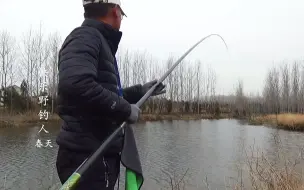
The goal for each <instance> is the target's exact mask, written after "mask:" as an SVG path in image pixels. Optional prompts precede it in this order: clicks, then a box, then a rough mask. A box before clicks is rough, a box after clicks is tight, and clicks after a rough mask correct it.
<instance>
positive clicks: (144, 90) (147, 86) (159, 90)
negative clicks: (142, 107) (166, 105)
mask: <svg viewBox="0 0 304 190" xmlns="http://www.w3.org/2000/svg"><path fill="white" fill-rule="evenodd" d="M156 83H157V80H153V81H150V82H148V83H146V84H144V85H143V86H142V93H143V94H146V93H147V92H148V91H149V90H150V88H151V87H152V86H153V85H155V84H156ZM165 87H166V85H164V84H163V83H160V84H159V85H158V86H157V87H156V88H155V90H154V92H153V93H152V96H157V95H160V94H164V93H166V90H165Z"/></svg>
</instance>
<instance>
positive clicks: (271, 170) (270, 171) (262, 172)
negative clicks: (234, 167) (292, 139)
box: [234, 135, 304, 190]
mask: <svg viewBox="0 0 304 190" xmlns="http://www.w3.org/2000/svg"><path fill="white" fill-rule="evenodd" d="M273 137H274V139H273V142H274V146H275V148H276V149H277V151H276V152H274V153H272V154H271V157H270V156H269V154H268V155H267V153H266V154H265V153H264V152H263V151H261V150H260V149H259V148H258V147H255V145H252V146H250V147H249V148H247V149H245V148H243V151H244V154H245V158H246V159H245V163H243V164H240V165H239V169H240V170H241V171H242V173H246V174H247V177H248V178H247V179H246V178H245V177H244V176H241V179H240V180H238V183H236V185H235V186H234V189H237V190H239V189H255V190H300V189H304V186H303V181H302V180H303V179H302V171H303V169H304V168H303V164H304V156H303V153H304V147H303V145H302V146H298V150H295V151H296V152H297V153H298V154H297V155H294V154H293V155H291V154H290V152H288V149H287V150H286V149H285V150H284V148H283V143H282V142H281V139H280V137H279V136H278V135H273ZM246 180H247V182H248V183H249V187H248V186H246V185H245V187H244V184H243V181H246ZM240 181H241V182H240Z"/></svg>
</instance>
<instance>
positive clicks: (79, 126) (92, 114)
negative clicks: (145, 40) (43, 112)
mask: <svg viewBox="0 0 304 190" xmlns="http://www.w3.org/2000/svg"><path fill="white" fill-rule="evenodd" d="M83 6H84V18H85V19H84V21H83V23H82V25H81V26H80V27H77V28H76V29H74V30H73V31H72V32H71V33H70V34H69V35H68V36H67V37H66V39H65V41H64V43H63V45H62V47H61V49H60V52H59V61H58V70H59V83H58V115H59V116H60V117H61V119H62V120H63V124H62V126H61V130H60V133H59V135H58V137H57V139H56V142H57V144H58V145H59V150H58V155H57V161H56V167H57V172H58V176H59V179H60V181H61V183H64V182H65V181H66V180H67V179H68V178H69V176H70V175H72V173H73V172H74V171H75V170H76V169H77V168H78V167H79V166H80V165H81V164H82V162H83V161H84V160H85V159H86V158H87V157H89V156H90V155H91V154H92V153H93V152H94V151H95V150H96V149H97V148H98V147H99V146H100V145H101V144H102V143H103V141H104V140H105V139H106V138H107V137H108V136H109V135H110V134H111V133H112V132H113V131H114V130H115V129H116V128H118V127H119V125H120V124H121V123H122V122H124V121H127V122H129V123H135V122H136V121H137V120H138V118H139V114H140V109H139V108H138V107H137V106H136V105H135V104H136V102H137V101H139V99H140V98H141V97H142V96H143V95H144V94H145V93H146V92H147V91H148V90H149V89H150V88H151V87H152V86H153V85H155V84H156V83H157V81H156V80H154V81H151V82H148V83H146V84H144V85H141V84H138V85H135V86H132V87H128V88H125V89H122V87H121V83H120V77H119V72H118V67H117V62H116V58H115V54H116V51H117V49H118V45H119V42H120V39H121V36H122V32H120V31H119V30H120V25H121V20H122V18H123V16H125V13H124V12H123V10H122V8H121V4H120V0H107V1H102V0H91V1H88V0H83ZM164 89H165V85H163V84H162V83H160V84H159V85H158V86H157V88H156V90H155V91H154V92H153V94H152V95H154V96H155V95H160V94H163V93H165V90H164ZM123 138H124V136H123V133H121V134H120V135H119V136H118V137H117V138H116V139H115V140H114V141H113V142H112V144H111V146H110V148H109V149H108V150H107V151H106V152H105V154H104V155H103V156H102V157H101V158H100V160H98V161H97V162H96V164H95V165H94V166H93V167H92V168H91V170H90V171H89V172H88V173H87V175H85V176H83V177H82V178H81V180H80V182H79V183H78V185H77V187H76V189H77V190H84V189H85V190H88V189H89V190H102V189H114V186H115V183H116V181H117V178H118V175H119V170H120V153H121V150H122V145H123Z"/></svg>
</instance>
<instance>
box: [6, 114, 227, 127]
mask: <svg viewBox="0 0 304 190" xmlns="http://www.w3.org/2000/svg"><path fill="white" fill-rule="evenodd" d="M43 118H44V117H43ZM224 118H229V115H227V114H222V115H220V116H214V115H211V114H142V115H141V116H140V119H139V121H140V122H145V121H162V120H199V119H224ZM59 120H60V118H59V116H58V115H57V114H53V115H49V116H48V118H47V121H46V120H44V119H41V120H40V118H39V116H38V112H37V113H36V112H28V113H25V114H19V115H8V114H1V115H0V127H18V126H26V125H30V124H39V123H44V122H57V121H59Z"/></svg>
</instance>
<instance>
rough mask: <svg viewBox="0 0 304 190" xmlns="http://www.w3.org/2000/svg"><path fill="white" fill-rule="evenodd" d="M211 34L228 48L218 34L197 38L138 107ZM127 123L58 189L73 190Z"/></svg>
mask: <svg viewBox="0 0 304 190" xmlns="http://www.w3.org/2000/svg"><path fill="white" fill-rule="evenodd" d="M211 36H218V37H220V38H221V39H222V41H223V42H224V44H225V46H226V49H227V50H228V46H227V44H226V42H225V40H224V39H223V38H222V37H221V36H220V35H219V34H210V35H208V36H206V37H204V38H202V39H201V40H199V41H198V42H197V43H196V44H194V45H193V46H192V47H191V48H190V49H189V50H188V51H186V52H185V53H184V54H183V55H182V56H181V57H180V58H179V59H178V60H177V61H176V62H175V63H174V64H173V66H172V67H171V68H170V69H169V70H168V71H167V72H166V73H165V74H164V75H163V76H162V77H161V78H160V79H159V80H158V81H157V83H156V84H155V85H153V86H152V87H151V88H150V89H149V90H148V92H146V94H145V95H144V96H143V97H142V98H141V99H140V100H139V101H138V102H137V103H136V105H137V106H138V107H140V106H142V105H143V104H144V103H145V101H146V100H147V99H148V98H149V97H150V96H151V95H152V93H153V92H154V90H155V89H156V87H157V86H158V85H159V84H160V83H162V82H163V81H164V80H165V79H166V78H167V77H168V76H169V74H171V73H172V71H173V70H174V69H175V67H176V66H178V64H179V63H180V62H181V61H182V60H183V59H184V58H185V57H186V56H187V55H188V54H189V53H190V52H191V51H192V50H193V49H194V48H195V47H196V46H198V45H199V44H200V43H201V42H203V41H204V40H206V39H207V38H209V37H211ZM126 125H127V122H126V121H124V122H123V123H122V124H121V125H120V127H119V128H117V129H116V130H115V131H114V132H113V133H112V134H111V135H110V136H109V137H108V138H107V139H106V140H105V141H104V142H103V143H102V145H100V147H99V148H98V149H97V150H96V151H95V152H94V153H93V154H92V155H91V156H89V157H88V158H86V159H85V160H84V161H83V162H82V164H81V165H80V166H79V167H78V168H77V169H76V171H75V172H74V173H73V174H72V175H71V176H70V177H69V178H68V180H67V181H66V182H65V183H64V184H63V185H62V186H61V188H60V190H73V189H74V188H75V187H76V185H77V183H78V182H79V180H80V178H81V176H82V175H83V174H84V173H85V172H87V171H88V170H89V169H90V168H91V167H92V165H93V164H94V162H95V161H96V160H97V159H98V157H100V156H101V155H102V154H103V152H104V151H105V150H106V149H107V148H108V146H109V145H110V143H111V142H112V141H113V139H114V138H115V137H116V135H117V134H118V133H119V132H120V131H121V130H123V128H124V127H125V126H126Z"/></svg>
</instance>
